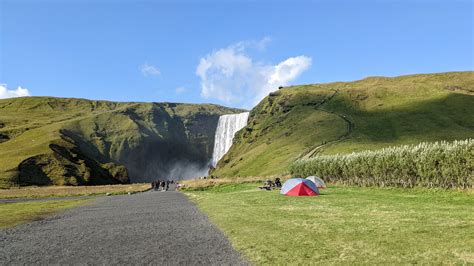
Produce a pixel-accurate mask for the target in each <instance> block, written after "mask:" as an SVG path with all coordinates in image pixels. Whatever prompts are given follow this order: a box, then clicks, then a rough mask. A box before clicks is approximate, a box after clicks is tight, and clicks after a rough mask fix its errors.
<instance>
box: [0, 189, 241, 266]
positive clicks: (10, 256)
mask: <svg viewBox="0 0 474 266" xmlns="http://www.w3.org/2000/svg"><path fill="white" fill-rule="evenodd" d="M0 264H1V265H5V264H15V265H16V264H94V265H96V264H160V265H163V264H165V265H176V264H180V265H196V264H206V265H208V264H212V265H229V264H232V265H236V264H238V265H242V264H247V262H246V261H245V260H243V259H242V257H241V256H240V255H239V253H237V252H236V251H235V250H234V249H233V248H232V246H231V245H230V243H229V241H228V240H227V239H226V238H225V236H224V235H223V234H222V233H221V232H220V231H219V230H218V229H217V228H216V227H215V226H214V225H212V224H211V223H210V222H209V220H208V219H207V217H206V216H205V215H204V214H203V213H201V212H200V211H199V210H198V209H197V207H196V206H195V205H194V204H193V203H191V202H190V201H189V200H188V199H187V198H186V196H184V195H183V194H182V193H180V192H175V191H168V192H155V191H149V192H145V193H139V194H134V195H123V196H111V197H101V198H98V199H96V200H95V201H94V202H93V203H92V204H89V205H87V206H82V207H77V208H73V209H69V210H67V211H65V212H63V213H61V214H58V215H56V216H53V217H51V218H48V219H46V220H42V221H37V222H33V223H29V224H25V225H21V226H17V227H14V228H10V229H3V230H0Z"/></svg>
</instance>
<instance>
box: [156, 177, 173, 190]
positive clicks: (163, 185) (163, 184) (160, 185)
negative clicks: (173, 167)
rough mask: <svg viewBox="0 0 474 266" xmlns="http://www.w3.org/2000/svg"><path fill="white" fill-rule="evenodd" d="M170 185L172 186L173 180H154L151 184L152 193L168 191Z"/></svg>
mask: <svg viewBox="0 0 474 266" xmlns="http://www.w3.org/2000/svg"><path fill="white" fill-rule="evenodd" d="M170 184H174V180H166V181H163V180H161V181H160V180H155V181H153V182H151V187H152V189H153V190H154V191H158V190H161V191H168V190H169V189H170Z"/></svg>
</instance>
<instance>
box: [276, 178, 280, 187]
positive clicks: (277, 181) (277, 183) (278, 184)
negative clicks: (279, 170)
mask: <svg viewBox="0 0 474 266" xmlns="http://www.w3.org/2000/svg"><path fill="white" fill-rule="evenodd" d="M275 188H277V189H280V188H281V181H280V178H279V177H277V178H275Z"/></svg>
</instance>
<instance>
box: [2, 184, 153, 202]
mask: <svg viewBox="0 0 474 266" xmlns="http://www.w3.org/2000/svg"><path fill="white" fill-rule="evenodd" d="M148 189H150V184H128V185H105V186H47V187H21V188H10V189H0V198H2V199H8V198H42V197H69V196H90V195H98V194H105V193H110V194H112V195H119V194H126V193H128V192H131V193H135V192H142V191H145V190H148Z"/></svg>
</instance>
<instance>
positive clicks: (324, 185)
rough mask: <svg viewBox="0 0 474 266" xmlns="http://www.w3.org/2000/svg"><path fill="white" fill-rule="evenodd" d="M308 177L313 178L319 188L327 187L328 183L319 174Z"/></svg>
mask: <svg viewBox="0 0 474 266" xmlns="http://www.w3.org/2000/svg"><path fill="white" fill-rule="evenodd" d="M306 179H308V180H311V181H312V182H313V183H314V184H315V185H316V187H318V188H326V183H324V181H323V180H322V179H321V178H319V177H317V176H314V175H312V176H308V177H307V178H306Z"/></svg>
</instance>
